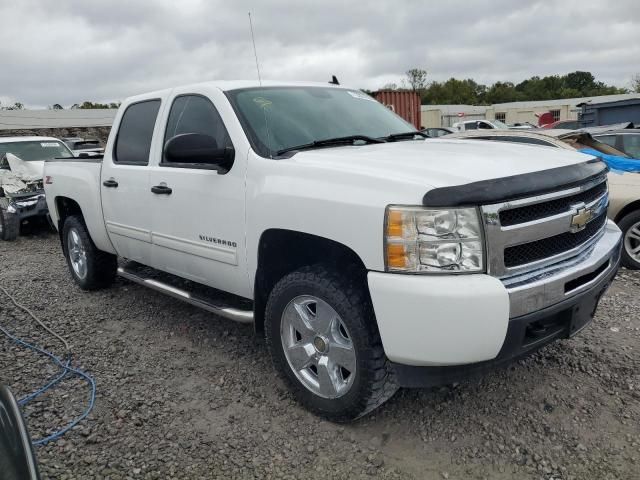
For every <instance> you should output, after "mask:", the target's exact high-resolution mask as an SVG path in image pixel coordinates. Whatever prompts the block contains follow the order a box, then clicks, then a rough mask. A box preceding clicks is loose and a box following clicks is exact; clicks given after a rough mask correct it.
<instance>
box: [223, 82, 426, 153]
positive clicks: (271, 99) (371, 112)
mask: <svg viewBox="0 0 640 480" xmlns="http://www.w3.org/2000/svg"><path fill="white" fill-rule="evenodd" d="M227 97H228V98H229V101H230V102H231V104H232V106H233V108H234V109H235V111H236V113H237V114H238V117H239V118H240V122H241V123H242V126H243V128H244V131H245V133H246V134H247V136H248V137H249V140H250V142H251V146H252V147H253V149H254V150H255V151H256V152H257V153H258V154H259V155H262V156H263V157H272V156H274V155H275V154H276V152H278V151H280V150H285V149H287V148H291V147H295V146H299V145H305V144H310V143H313V142H315V141H321V140H326V139H330V138H336V137H348V136H353V135H360V136H366V137H371V138H382V137H386V136H388V135H391V134H394V133H405V132H413V131H415V127H414V126H413V125H411V124H409V123H407V122H405V121H404V120H403V119H402V118H400V117H399V116H397V115H396V114H395V113H393V112H392V111H391V110H389V109H388V108H386V107H385V106H383V105H382V104H380V103H379V102H378V101H377V100H375V99H374V98H372V97H370V96H369V95H366V94H364V93H362V92H360V91H358V90H346V89H342V88H335V87H264V88H247V89H240V90H232V91H229V92H227Z"/></svg>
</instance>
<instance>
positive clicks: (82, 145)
mask: <svg viewBox="0 0 640 480" xmlns="http://www.w3.org/2000/svg"><path fill="white" fill-rule="evenodd" d="M62 141H63V142H64V143H65V144H66V145H67V147H69V149H70V150H71V151H72V152H73V155H74V156H76V157H79V156H81V155H89V156H93V155H102V154H103V153H104V148H103V147H102V145H101V144H100V140H98V139H95V138H88V139H84V138H81V137H66V138H63V139H62Z"/></svg>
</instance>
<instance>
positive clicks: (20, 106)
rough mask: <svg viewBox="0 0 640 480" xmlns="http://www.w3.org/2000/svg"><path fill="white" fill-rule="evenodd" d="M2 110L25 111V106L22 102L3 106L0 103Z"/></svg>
mask: <svg viewBox="0 0 640 480" xmlns="http://www.w3.org/2000/svg"><path fill="white" fill-rule="evenodd" d="M0 110H24V105H23V104H22V103H20V102H15V103H14V104H13V105H6V106H3V105H2V104H1V103H0Z"/></svg>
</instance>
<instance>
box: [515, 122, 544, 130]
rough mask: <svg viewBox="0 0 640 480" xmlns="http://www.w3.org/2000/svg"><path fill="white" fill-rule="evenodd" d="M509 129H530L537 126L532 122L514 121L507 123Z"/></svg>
mask: <svg viewBox="0 0 640 480" xmlns="http://www.w3.org/2000/svg"><path fill="white" fill-rule="evenodd" d="M508 127H509V129H510V130H530V129H532V128H533V129H535V128H538V127H537V125H534V124H532V123H529V122H523V123H519V122H517V123H514V124H512V125H508Z"/></svg>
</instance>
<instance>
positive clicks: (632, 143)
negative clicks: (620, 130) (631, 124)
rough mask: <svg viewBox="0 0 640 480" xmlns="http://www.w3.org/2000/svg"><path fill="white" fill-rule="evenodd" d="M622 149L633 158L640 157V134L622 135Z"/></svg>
mask: <svg viewBox="0 0 640 480" xmlns="http://www.w3.org/2000/svg"><path fill="white" fill-rule="evenodd" d="M622 149H623V150H624V151H625V153H626V154H627V155H629V156H631V157H633V158H640V135H635V134H624V135H622Z"/></svg>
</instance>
